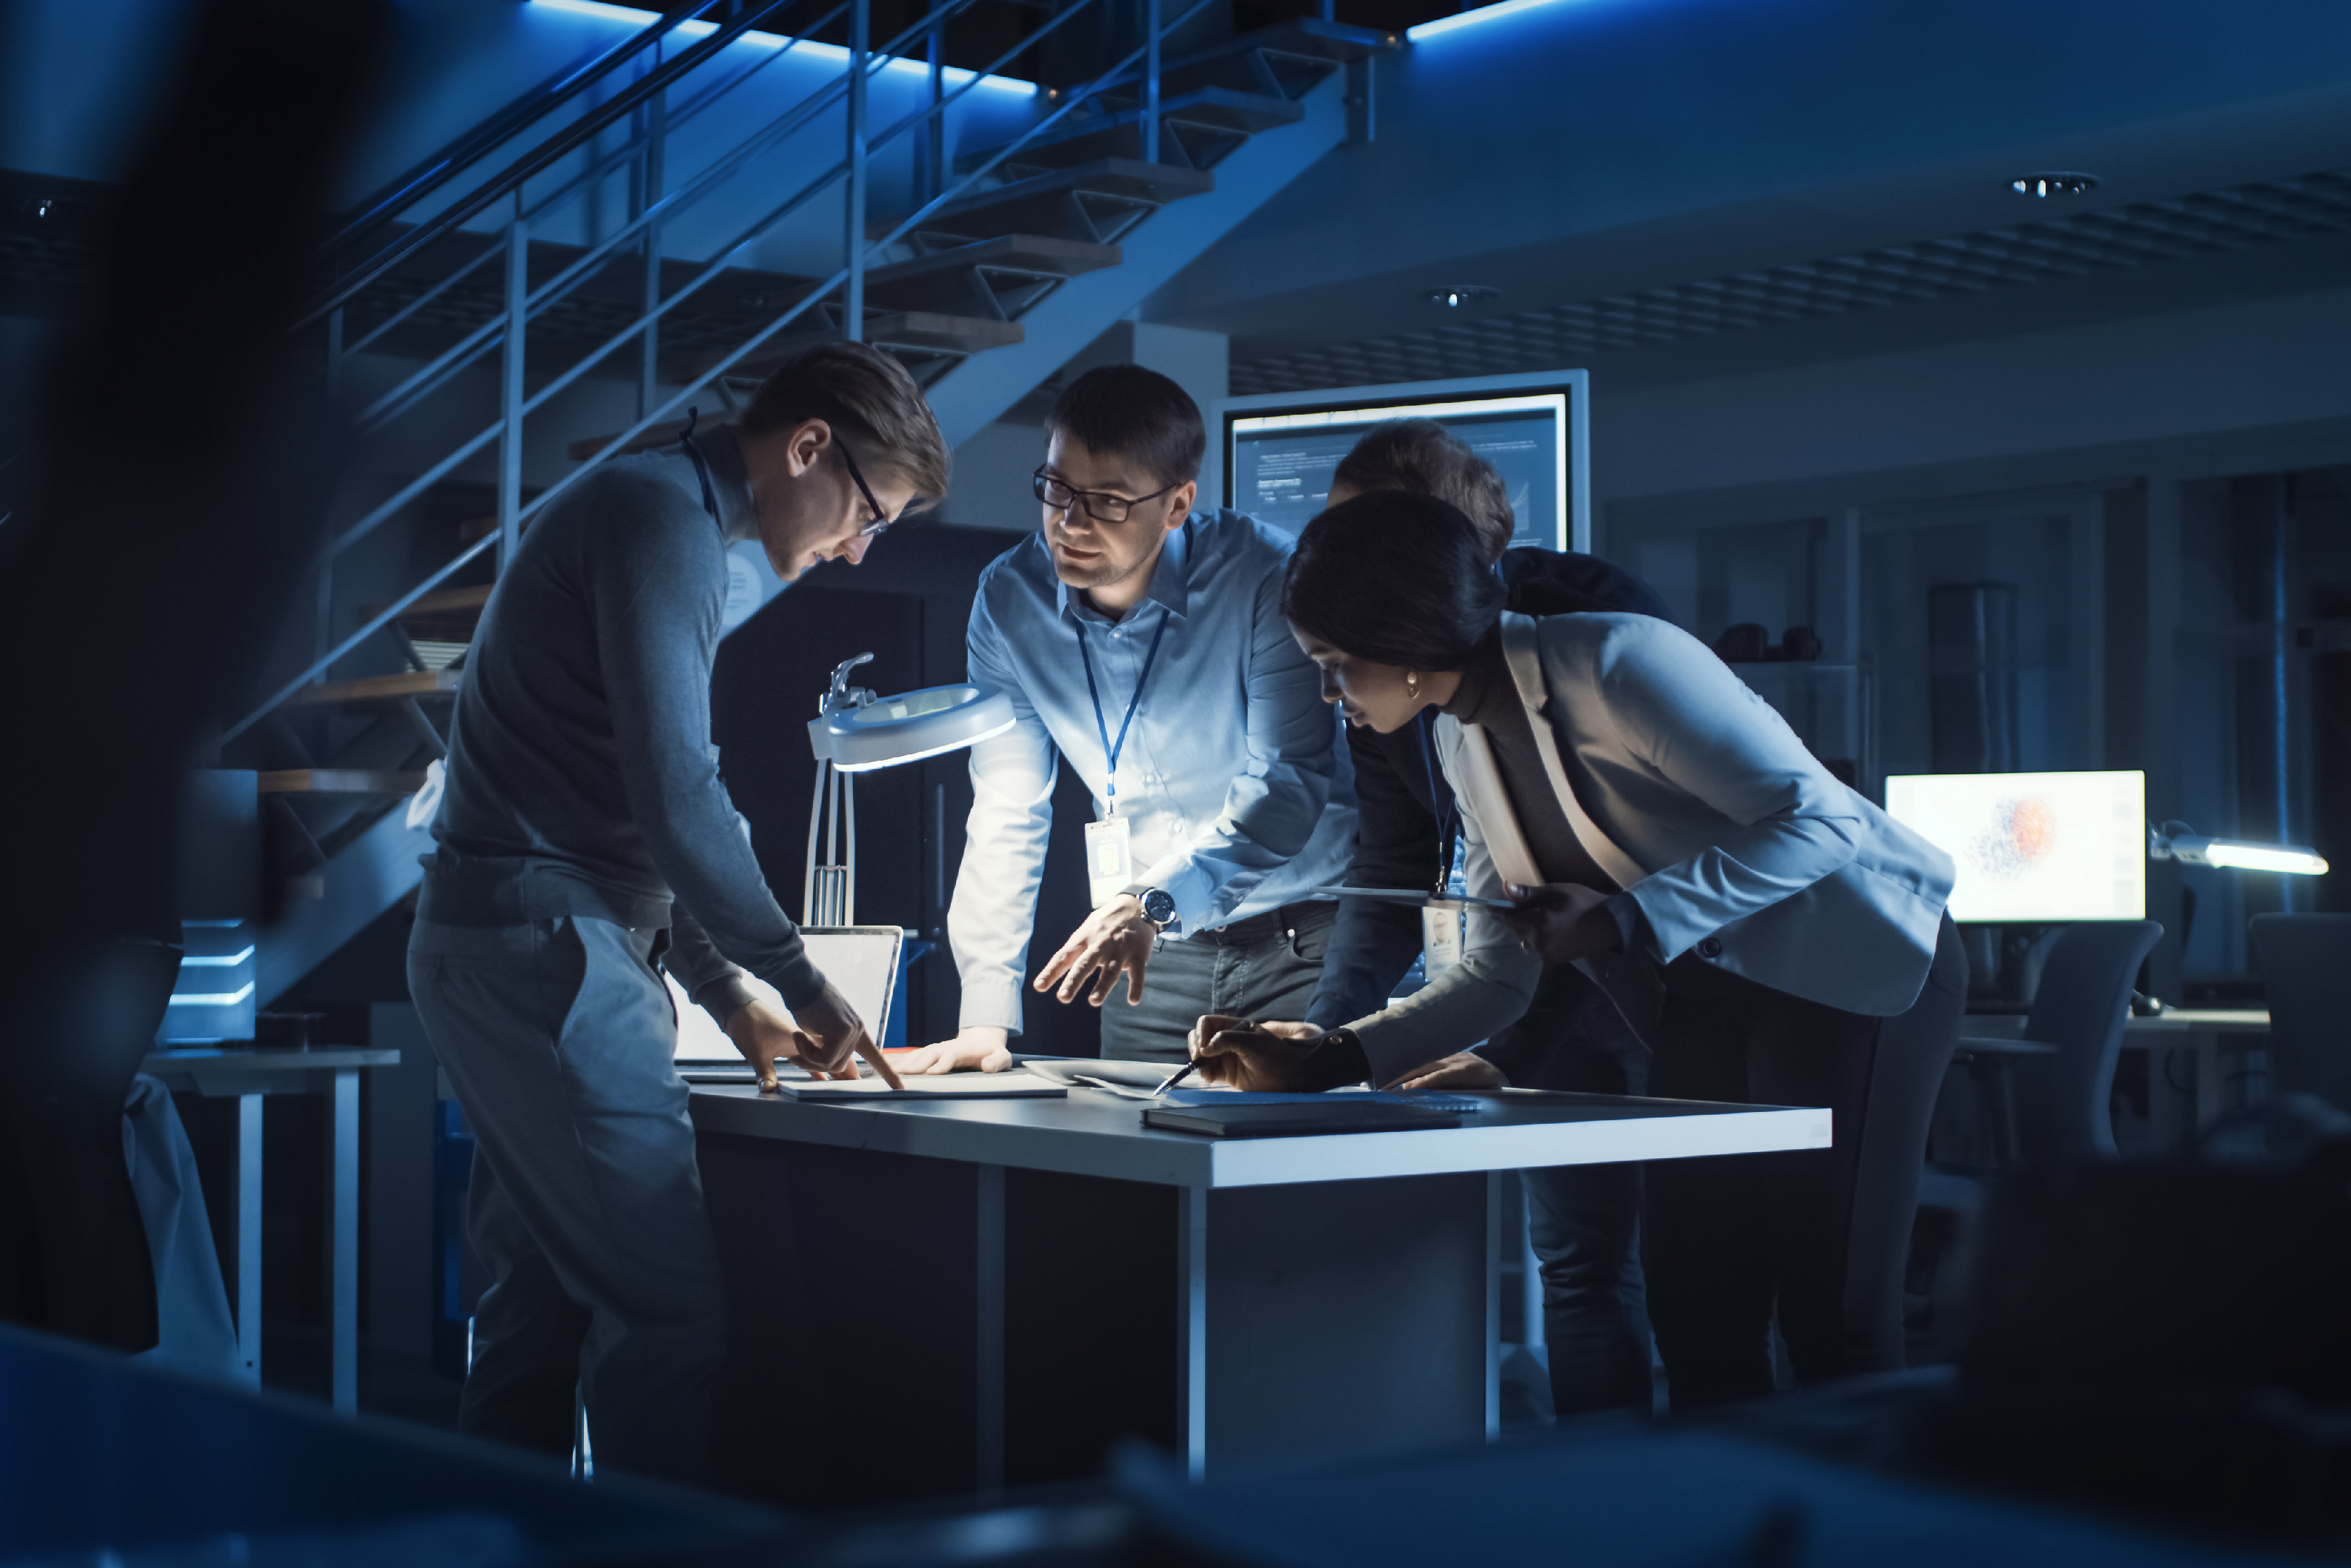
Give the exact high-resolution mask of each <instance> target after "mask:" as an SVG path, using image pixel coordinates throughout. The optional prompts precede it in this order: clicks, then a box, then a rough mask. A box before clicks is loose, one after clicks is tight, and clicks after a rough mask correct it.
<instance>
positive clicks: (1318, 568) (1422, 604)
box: [1281, 490, 1503, 671]
mask: <svg viewBox="0 0 2351 1568" xmlns="http://www.w3.org/2000/svg"><path fill="white" fill-rule="evenodd" d="M1502 600H1503V590H1502V585H1501V582H1500V581H1499V580H1498V579H1497V578H1496V577H1495V576H1494V571H1493V568H1492V567H1491V566H1490V565H1489V564H1488V560H1487V555H1486V540H1485V539H1484V538H1482V537H1481V536H1480V534H1479V529H1478V527H1477V525H1476V524H1474V523H1472V522H1471V521H1470V520H1469V519H1468V517H1465V516H1463V515H1462V513H1461V512H1460V510H1459V509H1458V508H1457V507H1452V506H1448V505H1447V503H1445V502H1443V501H1440V500H1438V499H1437V497H1434V496H1416V495H1413V494H1411V493H1410V492H1408V491H1404V490H1374V491H1373V492H1371V493H1370V494H1369V495H1364V496H1358V497H1355V498H1354V499H1353V500H1351V501H1348V502H1346V503H1344V504H1343V505H1341V506H1336V507H1332V508H1331V509H1330V510H1329V511H1327V512H1324V513H1323V514H1322V516H1320V517H1316V518H1315V519H1314V520H1313V521H1312V522H1311V523H1309V524H1307V525H1306V531H1305V532H1304V533H1303V534H1301V535H1300V536H1299V539H1298V553H1297V554H1296V555H1293V556H1292V557H1290V572H1289V575H1288V576H1287V577H1286V578H1285V579H1284V580H1283V581H1282V585H1281V612H1282V614H1284V615H1286V616H1288V617H1289V618H1290V624H1291V625H1292V626H1295V627H1297V628H1298V630H1300V631H1301V632H1305V633H1306V634H1307V635H1309V636H1311V637H1314V638H1316V639H1318V640H1319V641H1322V642H1324V643H1329V644H1330V645H1331V646H1332V647H1334V648H1337V649H1339V650H1340V651H1341V652H1342V653H1349V654H1352V655H1353V656H1354V657H1356V658H1358V659H1368V660H1370V661H1371V662H1372V663H1374V664H1394V665H1396V666H1398V667H1400V668H1404V669H1408V670H1432V671H1434V670H1458V669H1460V668H1462V667H1463V666H1465V665H1467V664H1468V663H1469V658H1470V654H1471V653H1472V652H1473V651H1474V650H1475V649H1476V648H1477V646H1478V643H1479V641H1480V640H1481V639H1483V638H1484V637H1485V635H1486V633H1487V632H1489V631H1491V630H1492V629H1493V626H1494V623H1495V622H1496V621H1498V620H1499V619H1500V617H1501V613H1502Z"/></svg>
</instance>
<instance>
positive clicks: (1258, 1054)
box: [1188, 1013, 1323, 1093]
mask: <svg viewBox="0 0 2351 1568" xmlns="http://www.w3.org/2000/svg"><path fill="white" fill-rule="evenodd" d="M1322 1040H1323V1031H1322V1030H1319V1029H1316V1028H1315V1027H1314V1026H1313V1025H1312V1024H1311V1023H1252V1022H1250V1021H1249V1019H1237V1018H1228V1017H1226V1016H1225V1015H1224V1014H1222V1013H1209V1014H1208V1015H1207V1016H1206V1017H1204V1018H1202V1019H1200V1021H1199V1022H1198V1023H1196V1024H1195V1025H1193V1026H1192V1034H1191V1039H1190V1040H1189V1041H1188V1043H1189V1045H1190V1047H1191V1051H1192V1061H1193V1062H1194V1064H1195V1065H1196V1067H1198V1069H1199V1076H1200V1077H1202V1078H1204V1079H1206V1080H1207V1081H1208V1082H1211V1083H1225V1084H1229V1085H1231V1086H1232V1087H1233V1088H1235V1089H1252V1090H1259V1091H1270V1092H1277V1093H1278V1092H1287V1091H1290V1090H1294V1089H1296V1088H1297V1087H1298V1086H1299V1084H1300V1083H1301V1082H1302V1081H1303V1079H1302V1068H1303V1066H1304V1063H1305V1061H1306V1058H1307V1056H1308V1055H1309V1054H1310V1053H1311V1051H1313V1050H1314V1048H1315V1047H1316V1046H1318V1045H1320V1044H1322Z"/></svg>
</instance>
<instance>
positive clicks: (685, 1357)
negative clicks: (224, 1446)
mask: <svg viewBox="0 0 2351 1568" xmlns="http://www.w3.org/2000/svg"><path fill="white" fill-rule="evenodd" d="M659 935H660V934H659V933H657V932H654V931H650V930H631V929H628V928H626V927H623V926H620V925H612V924H611V923H610V922H608V921H602V920H590V919H585V918H564V919H557V920H541V921H537V922H534V923H532V924H529V925H498V926H485V927H479V928H475V927H471V926H455V925H438V924H436V923H434V922H433V921H429V920H420V921H418V922H417V923H416V927H415V931H414V933H413V935H412V936H411V937H410V940H409V949H408V981H409V988H410V990H411V992H412V993H413V995H414V997H415V998H416V1009H417V1012H418V1014H419V1016H420V1017H422V1018H423V1020H424V1030H425V1033H426V1034H427V1035H428V1036H429V1037H430V1038H431V1040H432V1041H433V1049H434V1052H435V1053H436V1054H437V1055H438V1056H439V1058H440V1061H441V1065H442V1067H443V1068H444V1070H445V1071H447V1072H448V1074H449V1082H450V1083H451V1085H452V1086H453V1087H454V1088H455V1090H456V1092H457V1101H458V1103H459V1104H461V1105H463V1106H464V1107H465V1120H466V1122H467V1123H468V1124H471V1125H472V1127H473V1129H474V1136H475V1158H474V1174H473V1185H472V1187H471V1189H470V1191H469V1192H468V1193H467V1196H466V1216H465V1229H466V1235H467V1237H468V1238H469V1239H471V1240H472V1242H473V1244H474V1249H475V1252H476V1253H477V1254H478V1255H479V1256H480V1258H481V1260H482V1262H483V1264H484V1265H485V1266H486V1269H487V1270H488V1272H489V1276H490V1282H489V1287H488V1289H486V1291H483V1293H482V1299H481V1302H480V1304H479V1305H478V1306H477V1307H476V1308H475V1313H474V1364H473V1368H472V1370H471V1371H470V1372H468V1373H467V1374H466V1376H465V1395H464V1397H463V1400H462V1402H461V1403H460V1405H459V1407H458V1412H457V1425H458V1426H459V1427H461V1428H463V1429H464V1430H465V1431H468V1432H472V1433H475V1434H476V1435H478V1436H481V1437H491V1438H495V1439H496V1440H498V1441H501V1442H507V1443H513V1444H516V1445H517V1446H518V1447H522V1448H537V1449H540V1450H542V1451H544V1452H549V1453H556V1454H561V1453H564V1452H566V1451H568V1450H569V1448H570V1447H571V1425H572V1420H571V1417H572V1408H573V1406H572V1400H573V1396H574V1390H575V1389H576V1390H577V1391H578V1396H579V1397H580V1399H581V1400H582V1401H584V1402H585V1404H586V1406H587V1410H588V1430H589V1435H590V1439H591V1441H592V1442H593V1444H594V1448H595V1456H596V1463H597V1468H598V1469H600V1470H601V1469H623V1470H630V1471H633V1472H635V1473H637V1474H639V1475H649V1476H658V1477H661V1478H663V1479H671V1480H679V1481H684V1482H688V1483H693V1484H707V1482H708V1479H709V1475H710V1471H709V1463H710V1417H711V1399H712V1392H713V1387H714V1385H715V1384H716V1379H717V1375H718V1367H719V1363H720V1362H721V1361H722V1360H723V1359H724V1358H725V1354H726V1296H725V1289H724V1286H723V1283H722V1281H721V1280H720V1278H719V1271H718V1251H717V1246H716V1243H715V1242H714V1241H713V1240H712V1239H711V1234H710V1222H709V1219H708V1218H706V1217H705V1214H704V1212H703V1207H702V1175H701V1170H700V1168H699V1166H697V1165H696V1163H695V1142H694V1124H693V1123H692V1122H691V1121H690V1120H689V1119H688V1117H687V1115H686V1087H685V1084H684V1082H682V1081H681V1080H680V1079H679V1078H678V1075H677V1072H676V1070H675V1069H674V1067H673V1066H672V1065H671V1060H670V1059H671V1054H672V1051H673V1049H674V1043H675V1041H676V1039H677V1016H676V1014H675V1013H674V1011H673V1010H672V1009H671V1005H670V997H669V990H668V988H667V987H666V986H664V984H663V983H662V978H661V977H660V976H659V975H658V974H656V973H655V972H654V970H653V956H654V942H655V940H656V938H657V936H659Z"/></svg>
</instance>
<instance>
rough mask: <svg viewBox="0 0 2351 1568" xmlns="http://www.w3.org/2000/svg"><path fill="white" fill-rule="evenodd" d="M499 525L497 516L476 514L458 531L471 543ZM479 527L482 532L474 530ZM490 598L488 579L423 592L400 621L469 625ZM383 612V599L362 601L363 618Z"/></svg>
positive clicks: (406, 624) (361, 616)
mask: <svg viewBox="0 0 2351 1568" xmlns="http://www.w3.org/2000/svg"><path fill="white" fill-rule="evenodd" d="M497 526H498V520H497V519H496V517H477V518H475V520H474V521H472V522H470V523H461V524H459V525H458V530H457V531H458V536H459V538H463V539H464V540H465V543H467V544H471V543H473V542H474V540H475V539H477V538H481V537H482V535H483V534H487V533H494V532H496V529H497ZM476 528H478V529H480V530H481V532H480V533H476V532H475V531H474V530H475V529H476ZM489 601H490V584H488V583H486V582H484V583H477V584H475V586H473V587H471V588H444V589H440V590H438V591H434V592H432V593H428V594H426V595H424V596H423V598H422V599H419V600H417V601H416V602H414V603H413V604H411V605H410V606H409V607H408V608H407V609H405V610H403V611H402V612H400V622H399V623H400V624H401V625H402V626H413V625H414V624H416V623H417V622H429V623H431V624H433V625H435V626H470V625H472V624H473V623H474V622H476V621H478V620H480V619H481V616H482V607H483V606H484V605H486V604H487V603H489ZM383 612H384V605H383V603H381V602H377V603H374V604H363V605H361V606H360V620H361V621H372V620H374V619H375V618H376V617H377V616H379V615H381V614H382V613H383Z"/></svg>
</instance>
